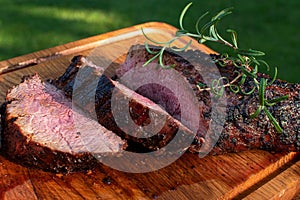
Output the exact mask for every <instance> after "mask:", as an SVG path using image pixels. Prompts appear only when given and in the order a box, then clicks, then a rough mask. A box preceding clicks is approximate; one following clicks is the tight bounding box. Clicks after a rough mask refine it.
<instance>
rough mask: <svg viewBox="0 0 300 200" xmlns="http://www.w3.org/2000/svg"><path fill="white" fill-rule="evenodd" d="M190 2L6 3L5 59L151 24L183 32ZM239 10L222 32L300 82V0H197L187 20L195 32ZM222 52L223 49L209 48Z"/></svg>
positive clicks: (0, 18)
mask: <svg viewBox="0 0 300 200" xmlns="http://www.w3.org/2000/svg"><path fill="white" fill-rule="evenodd" d="M189 2H190V0H180V1H179V0H178V1H176V0H122V1H121V0H120V1H119V0H98V1H96V0H95V1H92V0H80V1H71V0H64V1H54V0H0V3H1V6H0V60H5V59H8V58H11V57H15V56H19V55H23V54H26V53H31V52H33V51H37V50H41V49H45V48H49V47H53V46H56V45H60V44H64V43H67V42H70V41H74V40H79V39H82V38H86V37H89V36H93V35H97V34H101V33H105V32H108V31H112V30H116V29H120V28H123V27H127V26H132V25H135V24H139V23H143V22H148V21H162V22H166V23H169V24H171V25H174V26H176V27H178V18H179V14H180V12H181V10H182V9H183V7H184V6H185V5H186V4H187V3H189ZM231 6H233V7H234V8H235V10H234V13H233V14H232V15H230V16H228V17H227V18H226V19H225V20H224V21H223V23H222V24H220V29H224V30H225V29H226V28H233V29H235V30H237V32H238V36H239V43H240V47H241V48H253V49H258V50H262V51H264V52H266V53H267V55H266V56H265V60H266V61H268V63H269V64H270V65H271V66H277V67H279V77H280V78H282V79H285V80H288V81H291V82H300V78H299V74H300V64H299V60H298V59H299V51H298V48H299V45H300V34H299V24H300V11H299V10H300V1H299V0H272V1H263V0H251V1H237V0H213V1H210V0H197V1H196V0H194V1H193V6H192V8H191V9H190V10H189V12H188V14H187V17H186V20H185V22H186V27H188V28H190V29H192V28H193V26H194V23H195V21H196V20H197V18H198V16H199V15H201V14H202V13H204V12H206V11H210V12H211V13H216V12H217V11H219V10H221V9H223V8H226V7H231ZM207 45H208V46H210V47H212V48H213V49H215V50H217V51H221V50H222V49H219V48H218V46H215V45H210V44H207Z"/></svg>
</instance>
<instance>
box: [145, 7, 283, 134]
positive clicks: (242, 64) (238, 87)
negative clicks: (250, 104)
mask: <svg viewBox="0 0 300 200" xmlns="http://www.w3.org/2000/svg"><path fill="white" fill-rule="evenodd" d="M191 5H192V3H189V4H188V5H187V6H186V7H185V8H184V9H183V10H182V12H181V14H180V17H179V27H180V29H179V30H178V31H177V32H176V36H175V37H174V38H172V39H171V40H169V41H167V42H157V41H154V40H153V39H151V38H149V37H148V36H147V35H146V34H145V33H144V31H143V29H142V32H143V34H144V36H145V37H146V39H147V40H149V41H151V42H153V43H155V44H158V45H164V46H163V47H162V48H161V49H160V51H158V52H153V51H151V49H150V48H149V45H148V43H147V42H145V46H146V49H147V51H148V52H149V53H150V54H153V55H154V56H153V57H152V58H151V59H149V60H148V61H147V62H146V63H145V64H144V65H143V66H146V65H148V64H149V63H150V62H152V61H153V60H155V59H158V62H159V64H160V65H161V66H162V67H163V68H170V67H174V66H165V65H164V63H163V54H164V51H165V50H166V48H170V49H172V50H174V51H185V50H186V49H187V48H188V47H189V46H190V45H191V43H192V40H190V41H189V42H188V44H187V45H185V46H184V47H182V48H174V47H172V43H173V42H174V41H176V40H177V39H179V38H180V37H183V36H189V37H192V38H194V39H196V40H197V41H198V42H199V43H205V42H207V41H210V42H215V43H219V44H221V45H225V46H227V47H229V48H230V49H233V51H234V54H233V55H229V53H222V54H221V55H220V58H217V59H216V60H215V62H216V63H217V64H218V65H220V66H222V67H226V66H228V65H233V66H235V68H236V71H235V72H237V76H236V77H235V78H234V79H233V80H232V81H229V79H228V78H227V77H221V78H220V79H218V80H213V81H212V82H211V84H210V87H209V88H202V87H203V86H204V87H205V84H202V83H198V84H197V87H198V89H199V90H200V91H204V90H206V91H208V90H209V91H212V92H213V94H214V95H215V96H216V97H220V96H222V95H223V93H224V91H225V87H229V89H230V91H231V92H233V93H235V94H238V93H239V94H241V95H251V94H252V93H254V92H255V91H258V95H259V98H258V99H259V106H258V108H257V110H256V111H255V112H254V113H252V114H251V115H250V117H251V118H255V117H257V116H258V115H259V114H260V113H261V112H264V113H265V114H266V115H267V117H268V118H269V120H270V121H271V123H272V124H273V125H274V127H275V129H276V131H277V132H278V133H282V132H283V129H282V127H280V125H279V123H278V122H277V120H276V119H275V118H274V116H273V115H272V114H271V113H270V111H269V110H268V108H267V107H269V106H273V105H275V104H276V103H278V102H280V101H283V100H285V99H287V98H288V96H287V95H285V96H281V97H277V98H274V99H270V100H268V99H267V98H266V95H265V94H266V89H267V85H271V84H273V82H274V81H275V80H276V77H277V68H275V69H274V70H275V72H274V76H273V78H272V79H271V81H270V82H268V81H267V80H266V79H264V78H261V79H259V80H258V76H257V73H258V69H259V67H261V66H265V67H266V68H267V70H268V71H269V70H270V66H269V65H268V63H267V62H266V61H264V60H262V59H257V57H261V56H264V55H265V53H264V52H262V51H258V50H254V49H241V48H239V46H238V37H237V33H236V31H235V30H232V29H228V30H227V32H228V33H230V35H231V41H228V40H226V39H224V38H223V37H221V35H220V34H219V32H218V29H217V25H218V23H219V22H220V21H221V20H222V19H223V18H224V17H226V16H227V15H229V14H231V13H232V10H233V8H226V9H224V10H221V11H220V12H219V13H217V14H216V15H215V16H213V17H212V18H211V20H210V21H208V22H207V23H205V24H204V25H202V26H200V22H201V21H202V20H203V19H204V18H205V17H206V16H207V15H208V14H209V13H208V12H206V13H204V14H203V15H201V16H200V17H199V18H198V20H197V22H196V25H195V30H196V32H194V33H193V32H190V31H188V30H186V29H185V28H184V25H183V20H184V17H185V14H186V12H187V11H188V9H189V8H190V6H191ZM246 79H250V80H252V81H253V83H254V87H253V88H252V89H251V90H250V91H244V90H243V89H242V88H243V85H244V84H245V81H246ZM224 80H225V81H226V82H227V84H222V82H223V81H224Z"/></svg>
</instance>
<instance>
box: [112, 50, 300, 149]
mask: <svg viewBox="0 0 300 200" xmlns="http://www.w3.org/2000/svg"><path fill="white" fill-rule="evenodd" d="M150 48H151V50H152V51H154V52H155V51H159V50H160V47H155V46H152V47H150ZM153 56H154V55H153V54H150V53H148V52H147V50H146V48H145V46H143V45H135V46H132V47H131V49H130V50H129V52H128V55H127V57H126V60H125V62H124V64H123V65H122V66H121V67H120V68H119V69H118V70H117V75H118V77H122V76H124V75H125V74H126V73H127V72H129V71H131V70H133V69H134V68H137V67H141V66H142V64H144V63H145V62H146V61H148V60H149V59H150V58H152V57H153ZM214 57H216V55H207V54H204V53H203V52H201V51H198V50H195V51H193V50H188V51H185V52H180V53H178V52H174V51H172V50H168V49H166V50H165V53H164V56H163V62H164V64H165V65H173V66H174V69H175V70H176V71H177V72H178V73H180V74H181V75H182V77H184V79H185V80H186V83H187V84H189V85H190V86H191V88H193V90H194V92H195V95H196V97H197V98H198V101H199V105H200V106H199V112H200V122H199V127H200V128H199V130H198V131H197V136H196V137H195V141H194V143H193V145H192V146H191V148H190V150H191V151H193V152H198V151H199V150H200V149H201V147H204V146H206V145H207V144H208V143H210V140H207V139H206V140H205V143H204V144H202V143H201V142H198V138H203V137H205V136H206V135H207V134H210V135H212V136H213V137H214V134H216V138H214V139H218V142H217V143H216V145H215V147H214V148H213V149H212V151H211V153H212V154H220V153H225V152H239V151H243V150H247V149H257V148H258V149H264V150H268V151H299V150H300V99H299V98H300V84H292V83H287V82H285V81H281V80H276V81H275V82H274V84H273V85H272V86H268V88H267V94H266V95H267V98H274V97H278V96H282V95H289V98H288V99H287V100H285V101H282V102H280V103H278V104H276V105H275V106H272V107H268V109H269V111H270V112H271V113H272V115H273V116H274V117H275V118H276V120H277V121H278V122H279V124H280V125H281V126H282V128H283V129H284V132H283V133H282V134H279V133H277V132H276V130H275V128H274V126H273V125H272V123H271V122H270V120H269V119H268V118H267V116H266V114H265V113H262V114H260V115H259V117H257V118H254V119H251V118H250V117H249V116H250V114H251V113H253V112H255V110H256V108H257V106H258V94H257V92H254V93H253V94H251V95H250V96H245V95H240V94H233V93H232V92H230V91H229V89H228V88H226V89H225V90H226V96H227V97H226V98H227V103H226V104H227V105H226V106H224V107H225V110H226V113H225V114H226V120H225V123H224V124H222V126H223V129H222V131H220V132H221V133H213V132H209V131H208V130H209V129H208V128H209V127H210V124H211V123H212V122H216V121H217V120H218V116H214V117H211V116H212V109H213V108H212V99H211V97H210V94H209V93H208V92H207V91H200V90H199V88H198V86H197V84H200V85H209V84H210V82H208V83H207V82H205V81H204V80H212V79H218V78H219V77H220V76H219V77H218V76H217V75H218V74H221V76H225V77H228V79H229V80H230V81H232V80H233V78H234V77H235V76H236V74H235V71H234V70H235V68H234V66H230V65H229V66H226V67H220V66H217V67H215V64H214V62H213V60H212V58H214ZM153 62H155V63H157V60H154V61H153ZM258 76H259V77H258V80H259V79H260V78H262V77H264V78H268V76H267V75H265V74H259V75H258ZM121 83H123V84H124V85H127V83H126V82H121ZM253 85H254V84H253V82H251V81H250V80H246V84H245V87H244V88H243V89H244V90H245V91H250V90H251V89H252V87H253ZM153 91H161V92H156V93H153ZM137 93H139V94H141V95H143V96H144V97H148V98H150V99H152V100H153V101H154V102H157V103H161V101H165V100H164V99H165V97H163V98H162V96H163V95H166V94H165V93H164V91H162V90H160V89H159V88H157V86H155V85H152V86H148V88H147V87H144V88H140V89H139V90H137ZM212 96H213V95H212ZM169 98H171V99H172V98H174V97H172V96H169ZM169 107H172V106H169ZM177 107H178V106H177ZM220 107H222V105H221V106H220ZM166 108H168V106H166ZM166 110H167V111H168V112H169V113H170V114H171V115H174V110H172V109H166ZM176 113H178V112H175V114H176ZM191 113H192V110H191ZM175 117H176V115H175ZM182 123H183V124H185V122H182ZM216 123H217V122H216ZM185 125H186V126H187V127H189V125H188V124H185ZM201 127H205V128H202V129H201ZM208 146H209V145H208Z"/></svg>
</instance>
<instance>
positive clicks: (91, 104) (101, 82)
mask: <svg viewBox="0 0 300 200" xmlns="http://www.w3.org/2000/svg"><path fill="white" fill-rule="evenodd" d="M79 71H80V72H79ZM102 73H103V69H102V68H101V67H99V66H96V65H94V64H93V63H92V62H90V61H88V60H87V59H86V58H85V57H83V56H77V57H74V58H73V60H72V63H71V65H70V66H69V67H68V69H67V70H66V72H65V73H64V74H63V75H62V76H61V77H59V78H58V79H57V80H56V81H54V82H53V83H54V84H55V85H56V86H57V87H58V88H60V89H62V90H63V91H65V93H66V95H68V96H69V97H72V100H73V103H75V104H76V105H77V106H79V107H80V108H81V109H82V110H85V111H87V112H88V113H89V116H90V117H91V118H97V119H98V121H99V123H100V124H102V125H103V126H105V127H106V128H107V129H109V130H111V131H113V132H114V133H116V134H118V135H119V136H120V137H121V138H124V139H126V140H128V143H129V146H128V149H127V150H128V151H134V152H148V151H154V150H158V149H160V148H162V147H164V146H166V145H167V144H168V143H169V142H170V141H171V140H172V139H173V138H174V136H175V135H176V134H177V133H178V134H182V137H181V138H182V139H180V140H179V141H178V147H179V149H178V151H184V150H186V149H187V148H188V147H189V144H187V145H183V144H184V143H185V142H186V141H187V140H190V141H191V142H192V141H193V138H194V136H195V134H194V133H193V132H192V131H191V130H190V129H187V128H186V127H185V126H183V125H182V124H181V123H180V122H179V121H178V120H176V119H174V118H173V117H172V116H170V115H169V114H168V113H167V112H166V111H164V110H163V109H162V108H161V107H160V106H159V105H157V104H155V103H153V102H152V101H151V100H149V99H147V98H145V97H143V96H141V95H139V94H137V93H135V92H134V91H133V90H130V89H128V88H127V87H125V86H124V85H122V84H120V83H118V82H117V81H114V80H112V79H111V78H109V77H107V76H106V75H103V74H102ZM99 74H101V75H100V76H99ZM78 82H79V83H78ZM77 83H78V84H77ZM74 85H76V87H77V89H75V88H76V87H74ZM127 111H128V112H127ZM148 125H149V126H148ZM153 125H154V126H153ZM181 140H182V141H181ZM130 144H132V145H130Z"/></svg>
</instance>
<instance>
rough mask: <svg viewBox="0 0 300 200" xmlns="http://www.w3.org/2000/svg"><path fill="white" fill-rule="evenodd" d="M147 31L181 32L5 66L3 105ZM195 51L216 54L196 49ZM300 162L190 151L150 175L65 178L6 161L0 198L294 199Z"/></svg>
mask: <svg viewBox="0 0 300 200" xmlns="http://www.w3.org/2000/svg"><path fill="white" fill-rule="evenodd" d="M141 27H144V28H145V27H148V28H152V29H153V30H154V32H153V36H154V37H155V38H156V39H158V40H160V39H164V38H163V36H162V35H161V34H158V33H157V34H156V33H155V31H157V32H163V33H165V34H166V35H167V34H169V35H170V34H173V33H174V32H175V30H176V29H175V28H174V27H172V26H170V25H168V24H164V23H157V22H152V23H146V24H142V25H137V26H133V27H129V28H125V29H122V30H117V31H114V32H110V33H106V34H102V35H98V36H94V37H91V38H87V39H83V40H80V41H76V42H71V43H68V44H65V45H61V46H57V47H53V48H50V49H46V50H42V51H39V52H34V53H32V54H28V55H24V56H20V57H16V58H12V59H9V60H6V61H1V62H0V103H2V102H3V101H4V98H5V94H6V91H7V90H8V89H9V88H11V87H13V86H14V85H17V84H18V83H19V82H20V80H21V78H22V77H23V76H24V75H30V74H33V73H38V74H39V75H40V76H41V77H42V78H43V79H49V78H50V79H51V78H52V79H53V78H56V77H58V76H60V75H61V74H62V73H63V72H64V70H65V69H66V67H67V66H68V64H69V63H70V60H71V59H72V57H73V56H75V55H78V54H81V55H90V54H91V52H93V50H94V49H95V48H98V47H101V46H107V45H111V44H112V43H115V42H116V41H117V42H119V43H120V45H127V46H128V48H129V47H130V45H131V44H133V43H134V42H136V41H137V38H140V37H142V36H141V35H139V34H136V32H137V31H139V30H140V28H141ZM132 33H135V34H132ZM120 35H121V36H123V37H118V36H120ZM124 35H125V36H124ZM161 37H162V38H161ZM116 38H117V39H116ZM185 42H186V39H183V40H181V41H177V43H176V44H178V45H182V44H184V43H185ZM120 47H121V46H120ZM193 48H198V49H200V50H202V51H204V52H206V53H210V52H213V51H212V50H210V49H209V48H207V47H206V46H204V45H200V44H197V43H193ZM113 62H122V59H121V58H120V59H119V60H114V61H113ZM298 160H299V156H298V154H297V153H282V154H280V153H277V154H271V153H269V152H265V151H259V150H255V151H247V152H243V153H239V154H237V153H232V154H227V155H220V156H206V157H204V158H199V157H198V155H197V154H191V153H186V154H184V155H183V156H182V157H181V158H180V159H178V160H177V161H176V162H174V163H172V164H171V165H169V166H167V167H165V168H163V169H160V170H157V171H154V172H149V173H145V174H133V173H125V172H120V171H117V170H114V169H111V168H109V167H107V166H105V165H102V164H99V166H97V167H96V168H95V169H93V170H92V171H88V172H79V173H73V174H68V175H61V174H52V173H48V172H43V171H40V170H37V169H29V168H25V167H23V166H21V165H17V164H15V163H13V162H11V161H10V160H9V158H6V157H3V156H0V199H232V198H246V199H257V198H259V197H263V198H266V199H267V198H275V199H276V198H277V199H279V198H282V197H284V198H286V199H291V198H293V196H294V195H295V194H296V193H297V191H298V189H299V187H298V185H299V181H300V173H299V166H300V164H299V162H300V161H298ZM282 169H284V170H283V171H282ZM280 170H281V171H280ZM274 174H275V175H274ZM268 178H269V179H268ZM266 180H267V181H266Z"/></svg>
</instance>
